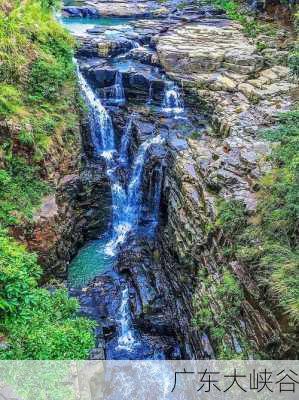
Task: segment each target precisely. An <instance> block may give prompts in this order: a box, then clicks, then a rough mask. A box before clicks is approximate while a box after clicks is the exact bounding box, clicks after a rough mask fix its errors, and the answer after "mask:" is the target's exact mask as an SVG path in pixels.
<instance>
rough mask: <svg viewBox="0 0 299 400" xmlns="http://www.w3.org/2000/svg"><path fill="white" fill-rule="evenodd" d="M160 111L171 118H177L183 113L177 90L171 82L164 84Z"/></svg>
mask: <svg viewBox="0 0 299 400" xmlns="http://www.w3.org/2000/svg"><path fill="white" fill-rule="evenodd" d="M162 111H163V112H165V113H166V114H170V115H173V116H178V115H180V114H182V113H183V112H184V104H183V100H182V99H181V94H180V91H179V88H178V87H177V86H176V85H175V84H174V83H173V82H166V86H165V92H164V99H163V105H162Z"/></svg>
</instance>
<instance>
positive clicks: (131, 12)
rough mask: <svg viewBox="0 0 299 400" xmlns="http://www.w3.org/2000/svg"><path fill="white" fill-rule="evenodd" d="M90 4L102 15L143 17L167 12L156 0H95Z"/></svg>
mask: <svg viewBox="0 0 299 400" xmlns="http://www.w3.org/2000/svg"><path fill="white" fill-rule="evenodd" d="M86 3H87V4H91V5H92V7H94V8H95V9H96V10H98V12H99V14H100V15H101V16H104V17H145V16H154V15H157V16H161V15H166V14H167V11H168V10H167V8H166V7H163V5H161V4H159V3H158V2H156V1H148V0H142V1H138V2H136V1H134V0H130V1H113V2H110V1H105V0H104V1H103V0H95V1H92V2H89V1H87V2H86Z"/></svg>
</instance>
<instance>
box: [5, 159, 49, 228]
mask: <svg viewBox="0 0 299 400" xmlns="http://www.w3.org/2000/svg"><path fill="white" fill-rule="evenodd" d="M48 191H49V186H48V184H46V182H44V181H42V180H40V178H39V170H38V167H33V166H29V165H28V164H27V163H26V162H25V161H24V160H23V159H22V158H17V157H14V156H13V155H11V160H10V161H9V163H7V168H6V169H5V170H4V169H0V224H2V225H3V226H10V225H15V224H18V223H21V222H22V221H23V219H24V218H30V217H32V213H33V210H34V208H35V207H36V206H38V205H39V204H40V199H41V197H42V196H43V195H44V194H45V193H47V192H48Z"/></svg>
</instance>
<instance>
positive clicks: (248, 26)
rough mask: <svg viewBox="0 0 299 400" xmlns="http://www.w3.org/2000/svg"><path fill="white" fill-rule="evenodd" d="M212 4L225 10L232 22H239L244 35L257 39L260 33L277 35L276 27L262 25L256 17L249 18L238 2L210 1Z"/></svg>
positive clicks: (234, 0) (229, 0)
mask: <svg viewBox="0 0 299 400" xmlns="http://www.w3.org/2000/svg"><path fill="white" fill-rule="evenodd" d="M210 3H211V4H214V5H216V6H217V7H219V8H221V9H222V10H225V11H226V13H227V15H228V16H229V17H230V18H231V19H232V20H234V21H237V22H239V23H240V24H241V25H242V26H243V31H244V33H245V34H246V35H247V36H249V37H256V36H257V35H258V34H260V33H266V34H268V35H271V36H272V35H275V33H276V28H275V26H273V25H271V24H262V23H261V22H260V21H258V20H257V19H256V18H254V16H249V15H248V11H246V12H245V11H244V10H243V9H242V8H241V7H240V3H239V2H237V1H236V0H210Z"/></svg>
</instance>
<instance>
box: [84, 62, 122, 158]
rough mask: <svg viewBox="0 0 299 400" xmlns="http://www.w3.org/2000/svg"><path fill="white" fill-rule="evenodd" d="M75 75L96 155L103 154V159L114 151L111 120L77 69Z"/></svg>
mask: <svg viewBox="0 0 299 400" xmlns="http://www.w3.org/2000/svg"><path fill="white" fill-rule="evenodd" d="M77 75H78V80H79V84H80V87H81V91H82V94H83V97H84V99H85V102H86V105H87V107H88V116H89V126H90V131H91V137H92V141H93V145H94V150H95V153H96V155H100V153H101V152H104V153H103V155H104V157H105V155H106V154H109V152H110V153H111V152H113V151H114V150H115V145H114V131H113V125H112V121H111V118H110V116H109V114H108V113H107V111H106V109H105V107H104V106H103V105H102V103H101V101H100V99H99V98H97V97H96V96H95V94H94V92H93V91H92V89H91V88H90V87H89V85H88V83H87V82H86V80H85V79H84V77H83V75H82V74H81V72H80V71H79V68H77Z"/></svg>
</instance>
